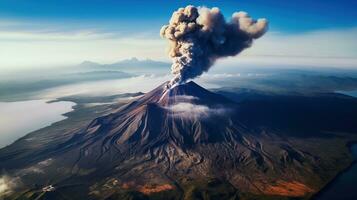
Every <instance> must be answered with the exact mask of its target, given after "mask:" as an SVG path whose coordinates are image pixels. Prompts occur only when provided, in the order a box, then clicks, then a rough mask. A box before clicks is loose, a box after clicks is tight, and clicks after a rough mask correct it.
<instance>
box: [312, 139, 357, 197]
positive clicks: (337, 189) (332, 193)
mask: <svg viewBox="0 0 357 200" xmlns="http://www.w3.org/2000/svg"><path fill="white" fill-rule="evenodd" d="M351 152H352V154H353V156H354V158H355V160H357V144H354V145H352V147H351ZM337 199H343V200H356V199H357V163H356V162H355V163H353V165H352V166H351V167H350V168H349V169H347V171H345V172H343V173H341V174H340V175H339V176H337V178H336V179H335V180H333V182H332V183H331V184H329V185H328V186H327V187H326V188H325V189H324V190H323V191H322V192H321V193H320V194H319V195H317V196H316V198H314V200H337Z"/></svg>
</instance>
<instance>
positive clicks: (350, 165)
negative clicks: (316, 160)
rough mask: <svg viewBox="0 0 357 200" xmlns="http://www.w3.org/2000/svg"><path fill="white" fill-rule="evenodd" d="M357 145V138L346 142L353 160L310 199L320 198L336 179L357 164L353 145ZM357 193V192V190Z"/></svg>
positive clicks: (316, 199)
mask: <svg viewBox="0 0 357 200" xmlns="http://www.w3.org/2000/svg"><path fill="white" fill-rule="evenodd" d="M354 145H356V146H357V140H356V141H349V142H347V143H346V147H347V148H348V149H349V151H350V154H351V155H352V158H353V160H352V162H351V163H350V164H349V165H348V166H347V167H345V168H344V169H343V170H341V171H340V172H338V173H337V174H336V176H334V177H333V178H332V179H331V180H330V181H329V182H327V183H326V184H325V186H323V187H322V188H321V190H319V191H318V192H317V193H315V194H314V195H313V196H312V197H311V198H310V200H319V198H321V196H322V195H323V194H324V193H325V192H326V191H328V190H329V189H331V188H332V187H333V184H334V183H335V182H336V180H337V179H338V178H339V177H340V176H342V175H343V174H344V173H346V172H348V171H349V170H350V169H351V168H352V167H353V166H354V165H357V157H355V156H354V155H353V153H352V146H354ZM356 193H357V192H356Z"/></svg>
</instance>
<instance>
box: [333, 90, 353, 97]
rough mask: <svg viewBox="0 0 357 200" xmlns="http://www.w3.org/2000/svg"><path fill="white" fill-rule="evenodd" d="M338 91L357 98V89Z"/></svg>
mask: <svg viewBox="0 0 357 200" xmlns="http://www.w3.org/2000/svg"><path fill="white" fill-rule="evenodd" d="M337 93H341V94H345V95H348V96H352V97H356V98H357V90H352V91H337Z"/></svg>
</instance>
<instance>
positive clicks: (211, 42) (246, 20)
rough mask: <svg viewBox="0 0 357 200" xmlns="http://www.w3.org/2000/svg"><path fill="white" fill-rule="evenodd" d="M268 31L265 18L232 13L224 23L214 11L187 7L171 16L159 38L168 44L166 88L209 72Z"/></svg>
mask: <svg viewBox="0 0 357 200" xmlns="http://www.w3.org/2000/svg"><path fill="white" fill-rule="evenodd" d="M267 28H268V21H267V20H266V19H258V20H254V19H252V18H251V17H250V16H249V15H248V14H247V13H246V12H235V13H233V15H232V18H231V20H230V21H229V22H226V20H225V19H224V16H223V14H222V13H221V11H220V10H219V9H218V8H211V9H209V8H206V7H198V8H197V7H194V6H191V5H190V6H187V7H185V8H180V9H178V10H177V11H175V12H174V13H173V14H172V17H171V19H170V22H169V24H168V25H165V26H163V27H162V28H161V31H160V35H161V36H162V37H163V38H166V39H167V40H168V41H169V43H170V48H169V56H170V57H171V59H172V62H173V63H172V74H173V75H174V78H173V79H172V80H171V82H170V84H169V87H172V86H173V85H176V84H181V83H185V82H186V81H187V80H189V79H193V78H195V77H197V76H199V75H201V74H202V73H203V72H206V71H208V70H209V68H210V67H211V66H212V65H213V64H214V62H215V61H216V59H218V58H221V57H227V56H234V55H237V54H239V53H240V52H241V51H243V50H244V49H246V48H248V47H250V46H251V45H252V42H253V40H254V39H257V38H259V37H261V36H262V35H263V34H264V33H265V32H266V31H267Z"/></svg>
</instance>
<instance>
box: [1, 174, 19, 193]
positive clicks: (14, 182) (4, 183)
mask: <svg viewBox="0 0 357 200" xmlns="http://www.w3.org/2000/svg"><path fill="white" fill-rule="evenodd" d="M21 185H22V182H21V180H20V178H19V177H10V176H7V175H2V176H0V199H1V198H2V197H5V196H6V195H8V194H11V193H12V192H13V190H14V189H15V188H16V187H19V186H21Z"/></svg>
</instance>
